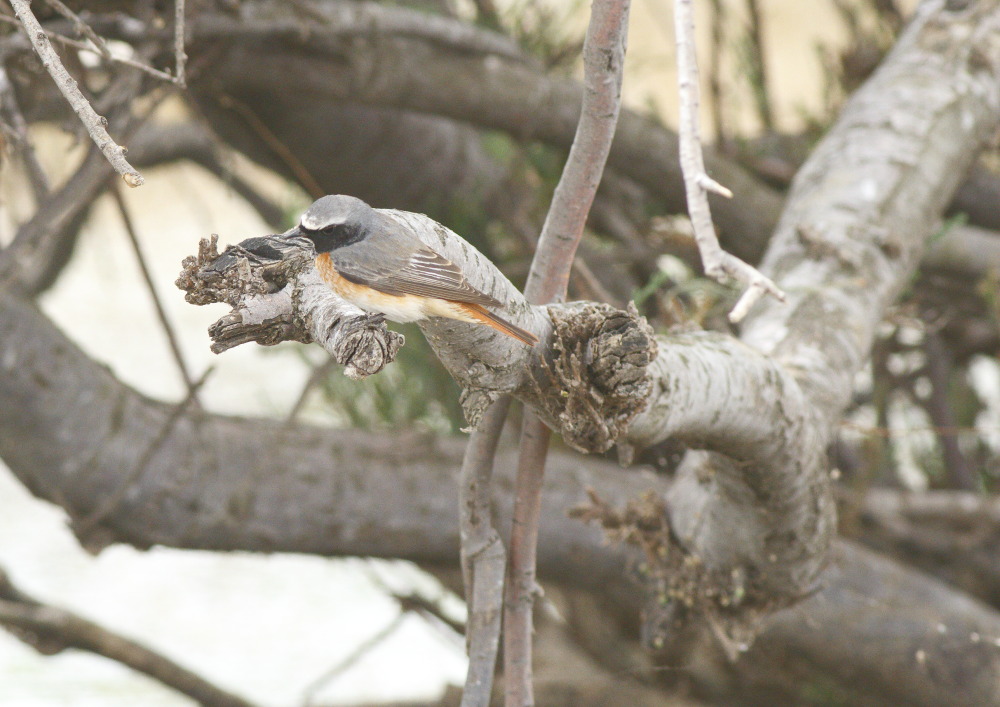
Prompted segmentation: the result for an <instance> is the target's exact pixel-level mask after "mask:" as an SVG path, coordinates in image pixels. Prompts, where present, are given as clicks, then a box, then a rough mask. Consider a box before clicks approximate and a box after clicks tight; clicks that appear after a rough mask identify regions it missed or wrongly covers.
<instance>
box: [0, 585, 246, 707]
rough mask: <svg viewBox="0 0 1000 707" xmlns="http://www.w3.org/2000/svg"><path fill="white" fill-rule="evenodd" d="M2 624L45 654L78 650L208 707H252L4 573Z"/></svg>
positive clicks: (0, 592)
mask: <svg viewBox="0 0 1000 707" xmlns="http://www.w3.org/2000/svg"><path fill="white" fill-rule="evenodd" d="M0 624H2V625H3V626H4V627H5V628H7V629H8V630H10V631H11V632H12V633H14V634H15V635H16V636H17V637H18V638H20V639H21V640H23V641H25V642H26V643H28V644H29V645H31V646H32V647H33V648H35V649H37V650H38V651H39V652H41V653H43V654H45V655H51V654H53V653H58V652H60V651H63V650H65V649H67V648H77V649H79V650H84V651H89V652H91V653H95V654H97V655H101V656H104V657H105V658H109V659H111V660H114V661H117V662H119V663H121V664H122V665H126V666H128V667H129V668H132V669H133V670H135V671H137V672H140V673H143V674H144V675H148V676H149V677H151V678H153V679H154V680H157V681H159V682H161V683H163V684H164V685H166V686H167V687H171V688H173V689H175V690H177V691H178V692H180V693H181V694H183V695H187V696H188V697H190V698H191V699H193V700H195V701H197V702H199V703H200V704H203V705H206V706H208V707H252V704H251V703H250V702H247V701H246V700H244V699H243V698H242V697H239V696H237V695H234V694H232V693H230V692H226V691H225V690H222V689H220V688H218V687H216V686H215V685H213V684H212V683H210V682H208V681H207V680H205V679H203V678H201V677H199V676H198V675H196V674H194V673H193V672H191V671H190V670H188V669H186V668H183V667H181V666H180V665H178V664H177V663H175V662H173V661H172V660H170V659H169V658H166V657H165V656H163V655H160V654H159V653H157V652H155V651H153V650H150V649H149V648H147V647H146V646H144V645H142V644H141V643H138V642H136V641H133V640H131V639H128V638H125V637H124V636H121V635H119V634H117V633H114V632H113V631H109V630H108V629H106V628H104V627H103V626H100V625H98V624H96V623H94V622H93V621H88V620H87V619H84V618H82V617H80V616H78V615H77V614H74V613H73V612H71V611H67V610H65V609H59V608H56V607H53V606H48V605H46V604H43V603H41V602H39V601H38V600H36V599H33V598H32V597H30V596H28V595H27V594H25V593H24V592H22V591H21V590H20V589H18V588H17V587H15V586H14V584H13V583H12V582H11V580H10V578H9V577H8V576H7V573H6V572H4V571H3V570H0Z"/></svg>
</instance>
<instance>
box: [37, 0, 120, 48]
mask: <svg viewBox="0 0 1000 707" xmlns="http://www.w3.org/2000/svg"><path fill="white" fill-rule="evenodd" d="M45 2H46V3H47V4H48V5H49V6H50V7H51V8H52V9H53V10H55V11H56V12H58V13H59V14H60V15H62V16H63V17H65V18H66V19H67V20H69V21H70V22H72V23H73V29H75V30H76V31H77V33H78V34H80V35H82V36H84V37H86V38H87V39H89V40H90V41H91V42H93V44H94V46H95V47H97V51H98V52H100V54H101V56H103V57H104V58H105V59H108V60H109V61H110V60H111V50H110V49H108V43H107V42H105V41H104V38H103V37H102V36H101V35H99V34H98V33H97V32H95V31H94V28H93V27H91V26H90V25H88V24H87V23H86V22H84V21H83V19H82V18H81V17H80V16H79V15H78V14H76V13H75V12H73V11H72V10H70V9H69V8H68V7H66V6H65V5H64V4H63V3H62V2H61V1H60V0H45Z"/></svg>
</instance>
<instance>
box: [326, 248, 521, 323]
mask: <svg viewBox="0 0 1000 707" xmlns="http://www.w3.org/2000/svg"><path fill="white" fill-rule="evenodd" d="M330 259H331V261H332V262H333V266H334V267H335V268H336V269H337V272H339V273H340V274H341V276H343V277H344V279H346V280H350V281H351V282H354V283H356V284H358V285H367V286H368V287H371V288H373V289H375V290H378V291H379V292H384V293H386V294H388V295H417V296H420V297H434V298H436V299H445V300H451V301H453V302H467V303H469V304H479V305H483V306H486V307H500V306H502V304H503V303H502V302H500V301H498V300H497V299H496V298H494V297H490V296H489V295H487V294H485V293H483V292H480V291H479V290H477V289H476V288H475V287H473V286H472V285H471V284H470V283H469V281H468V280H467V279H466V277H465V275H464V274H462V271H461V270H460V269H459V268H458V266H457V265H455V264H454V263H453V262H451V261H450V260H448V259H447V258H445V257H444V256H443V255H441V254H439V253H437V252H435V251H434V250H431V249H430V248H428V247H427V246H425V245H423V243H421V242H420V241H418V240H417V239H415V238H412V237H409V236H407V237H405V238H404V237H399V236H396V235H393V236H387V235H385V234H384V233H371V234H369V236H368V237H366V238H365V240H364V241H362V242H361V243H356V244H353V245H349V246H345V247H342V248H336V249H334V250H333V251H332V252H331V253H330Z"/></svg>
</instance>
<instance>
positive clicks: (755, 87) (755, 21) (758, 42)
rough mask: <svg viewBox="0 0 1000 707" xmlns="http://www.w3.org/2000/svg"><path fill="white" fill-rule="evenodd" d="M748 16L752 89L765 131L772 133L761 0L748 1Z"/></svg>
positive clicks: (771, 112)
mask: <svg viewBox="0 0 1000 707" xmlns="http://www.w3.org/2000/svg"><path fill="white" fill-rule="evenodd" d="M747 16H748V17H749V19H750V28H749V31H750V44H751V51H750V52H749V55H750V56H749V62H750V72H749V73H750V87H751V89H752V91H753V98H754V105H755V106H756V107H757V117H758V118H760V123H761V125H762V126H763V128H764V130H765V131H767V132H769V133H770V132H774V110H773V108H772V107H771V89H770V81H769V80H768V72H767V61H766V57H765V56H764V17H763V15H762V14H761V12H760V5H759V0H747Z"/></svg>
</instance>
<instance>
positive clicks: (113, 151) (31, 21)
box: [10, 0, 145, 187]
mask: <svg viewBox="0 0 1000 707" xmlns="http://www.w3.org/2000/svg"><path fill="white" fill-rule="evenodd" d="M10 3H11V6H12V7H13V8H14V14H16V15H17V19H19V20H20V21H21V24H22V25H23V26H24V31H25V33H26V34H27V35H28V40H29V41H30V42H31V45H32V46H33V47H34V48H35V52H36V53H37V54H38V57H39V58H40V59H41V60H42V66H44V67H45V70H46V71H48V72H49V75H51V76H52V80H53V81H55V83H56V86H57V87H58V88H59V91H60V93H62V94H63V96H64V97H65V98H66V100H67V101H68V102H69V104H70V106H71V107H72V108H73V110H74V112H75V113H76V114H77V116H78V117H79V118H80V122H82V123H83V125H84V127H85V128H86V129H87V132H88V133H89V134H90V138H91V139H92V140H93V141H94V144H96V145H97V147H98V148H100V150H101V152H102V153H104V157H105V158H106V159H107V160H108V162H109V163H110V164H111V166H112V167H114V169H115V171H116V172H118V174H120V175H122V179H124V180H125V183H126V184H128V185H129V186H130V187H138V186H141V185H142V183H143V182H144V181H145V180H144V179H143V177H142V175H141V174H139V172H137V171H136V170H135V168H134V167H132V165H130V164H129V163H128V161H127V160H126V159H125V148H123V147H122V146H121V145H119V144H118V143H116V142H115V141H114V140H113V139H112V137H111V136H110V135H108V131H107V130H106V129H105V127H106V126H107V124H108V121H107V119H106V118H103V117H101V116H99V115H98V114H97V112H96V111H95V110H94V108H93V106H91V105H90V102H89V101H88V100H87V99H86V98H84V96H83V94H82V93H81V92H80V89H79V88H77V85H76V81H75V80H74V79H73V77H72V76H70V75H69V72H68V71H66V67H64V66H63V65H62V61H60V59H59V55H58V54H56V51H55V49H53V48H52V44H51V43H50V42H49V38H48V35H46V34H45V31H44V30H43V29H42V26H41V25H40V24H39V23H38V20H37V19H36V18H35V16H34V15H33V14H32V12H31V6H30V2H29V0H10Z"/></svg>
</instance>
